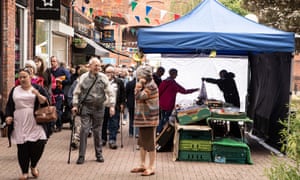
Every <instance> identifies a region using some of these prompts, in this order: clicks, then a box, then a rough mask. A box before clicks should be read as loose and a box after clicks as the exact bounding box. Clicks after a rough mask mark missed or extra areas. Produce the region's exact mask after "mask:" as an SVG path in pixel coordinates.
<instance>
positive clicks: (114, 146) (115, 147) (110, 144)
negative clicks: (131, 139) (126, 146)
mask: <svg viewBox="0 0 300 180" xmlns="http://www.w3.org/2000/svg"><path fill="white" fill-rule="evenodd" d="M109 148H110V149H117V148H118V146H117V144H116V143H115V142H113V143H109Z"/></svg>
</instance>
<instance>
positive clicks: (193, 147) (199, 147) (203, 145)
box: [179, 140, 212, 151]
mask: <svg viewBox="0 0 300 180" xmlns="http://www.w3.org/2000/svg"><path fill="white" fill-rule="evenodd" d="M179 150H180V151H212V141H208V140H180V141H179Z"/></svg>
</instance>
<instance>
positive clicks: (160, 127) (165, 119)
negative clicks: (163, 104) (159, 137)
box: [156, 110, 172, 133]
mask: <svg viewBox="0 0 300 180" xmlns="http://www.w3.org/2000/svg"><path fill="white" fill-rule="evenodd" d="M171 114H172V110H170V111H165V110H161V111H160V117H161V119H160V120H159V124H158V127H157V131H156V132H157V133H160V132H161V131H162V130H163V128H164V126H165V124H166V123H167V122H168V121H169V117H170V116H171Z"/></svg>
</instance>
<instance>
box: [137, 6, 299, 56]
mask: <svg viewBox="0 0 300 180" xmlns="http://www.w3.org/2000/svg"><path fill="white" fill-rule="evenodd" d="M138 47H139V48H140V49H141V50H142V51H143V52H144V53H201V52H203V51H206V50H217V51H218V52H219V53H220V52H222V51H223V52H225V53H227V54H241V53H247V52H249V51H259V52H293V51H294V33H289V32H283V31H280V30H277V29H273V28H270V27H266V26H264V25H261V24H258V23H256V22H254V21H251V20H249V19H247V18H245V17H242V16H240V15H238V14H235V13H234V12H232V11H230V10H228V9H227V8H226V7H224V6H223V5H222V4H221V3H219V2H218V1H216V0H204V1H202V3H200V4H199V5H198V6H197V7H196V8H195V9H194V10H192V11H191V12H190V13H188V14H187V15H185V16H183V17H181V18H179V19H178V20H176V21H172V22H170V23H167V24H164V25H161V26H157V27H154V28H143V29H139V30H138Z"/></svg>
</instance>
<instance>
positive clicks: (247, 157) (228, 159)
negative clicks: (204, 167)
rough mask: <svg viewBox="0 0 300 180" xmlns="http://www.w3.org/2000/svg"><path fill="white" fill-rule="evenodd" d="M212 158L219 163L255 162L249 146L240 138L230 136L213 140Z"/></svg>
mask: <svg viewBox="0 0 300 180" xmlns="http://www.w3.org/2000/svg"><path fill="white" fill-rule="evenodd" d="M212 158H213V161H214V162H218V163H238V164H253V163H252V160H251V153H250V148H249V146H248V145H247V144H246V143H244V142H243V141H241V140H240V139H233V138H229V137H226V138H218V139H215V140H214V141H213V145H212Z"/></svg>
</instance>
